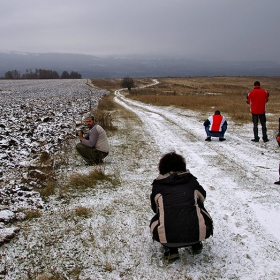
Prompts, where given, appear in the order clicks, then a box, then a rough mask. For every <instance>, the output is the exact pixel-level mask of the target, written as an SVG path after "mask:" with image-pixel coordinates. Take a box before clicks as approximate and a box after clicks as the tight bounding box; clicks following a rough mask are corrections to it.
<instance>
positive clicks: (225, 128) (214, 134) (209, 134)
mask: <svg viewBox="0 0 280 280" xmlns="http://www.w3.org/2000/svg"><path fill="white" fill-rule="evenodd" d="M209 129H210V126H205V131H206V134H207V137H210V136H212V137H219V138H224V135H225V132H226V130H227V124H225V123H224V124H223V126H222V131H220V132H212V131H210V130H209Z"/></svg>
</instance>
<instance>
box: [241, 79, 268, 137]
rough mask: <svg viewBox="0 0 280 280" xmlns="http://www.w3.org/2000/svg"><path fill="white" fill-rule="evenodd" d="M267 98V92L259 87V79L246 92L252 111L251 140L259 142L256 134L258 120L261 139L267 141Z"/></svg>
mask: <svg viewBox="0 0 280 280" xmlns="http://www.w3.org/2000/svg"><path fill="white" fill-rule="evenodd" d="M268 99H269V93H268V92H267V91H266V90H264V89H262V88H261V84H260V82H259V81H256V82H255V83H254V89H253V90H252V91H250V92H249V93H248V94H247V98H246V102H247V104H250V110H251V113H252V121H253V132H254V139H252V140H251V141H253V142H259V140H260V137H259V135H258V121H259V120H260V123H261V126H262V139H263V142H268V141H269V139H268V137H267V129H266V116H265V110H266V103H267V102H268Z"/></svg>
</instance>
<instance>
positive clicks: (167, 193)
mask: <svg viewBox="0 0 280 280" xmlns="http://www.w3.org/2000/svg"><path fill="white" fill-rule="evenodd" d="M159 173H160V174H159V176H158V177H157V178H156V179H155V180H154V181H153V183H152V186H153V188H152V194H151V207H152V209H153V211H154V212H155V213H156V214H155V216H154V217H153V218H152V220H151V222H150V230H151V234H152V236H153V239H154V240H156V241H158V242H160V243H161V244H162V245H163V247H164V250H165V252H164V257H165V258H167V259H168V260H176V259H178V258H179V252H178V248H180V247H187V246H191V247H192V251H193V253H196V254H199V253H200V252H201V250H202V247H203V246H202V242H201V241H203V240H205V239H206V238H208V237H210V236H211V235H213V221H212V218H211V216H210V215H209V213H208V212H207V211H206V209H205V208H204V205H203V202H204V200H205V198H206V191H205V190H204V189H203V187H202V186H201V185H200V184H199V183H198V181H197V179H196V177H194V176H193V175H192V174H191V173H190V172H189V170H187V169H186V162H185V159H184V158H183V157H182V156H181V155H178V154H176V153H175V152H171V153H168V154H166V155H164V156H163V157H162V158H161V160H160V162H159Z"/></svg>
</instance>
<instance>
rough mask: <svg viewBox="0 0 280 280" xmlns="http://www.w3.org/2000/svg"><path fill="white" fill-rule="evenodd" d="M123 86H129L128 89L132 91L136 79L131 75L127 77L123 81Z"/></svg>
mask: <svg viewBox="0 0 280 280" xmlns="http://www.w3.org/2000/svg"><path fill="white" fill-rule="evenodd" d="M121 87H123V88H127V89H128V91H131V89H132V88H133V87H134V81H133V79H132V78H130V77H125V78H123V79H122V81H121Z"/></svg>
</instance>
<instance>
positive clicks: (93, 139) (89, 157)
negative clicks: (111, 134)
mask: <svg viewBox="0 0 280 280" xmlns="http://www.w3.org/2000/svg"><path fill="white" fill-rule="evenodd" d="M86 125H87V127H88V128H89V132H88V133H87V134H86V135H84V136H83V133H82V132H81V131H79V132H78V137H79V139H80V143H78V144H77V145H76V150H77V151H78V153H79V154H80V155H81V156H82V157H83V159H84V160H85V161H86V162H87V164H88V165H93V164H98V163H101V162H102V160H103V158H105V157H106V156H107V155H108V153H109V143H108V139H107V135H106V132H105V130H104V129H103V128H102V127H101V126H100V125H99V124H97V122H96V121H95V119H94V116H93V115H91V116H89V117H87V118H86Z"/></svg>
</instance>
